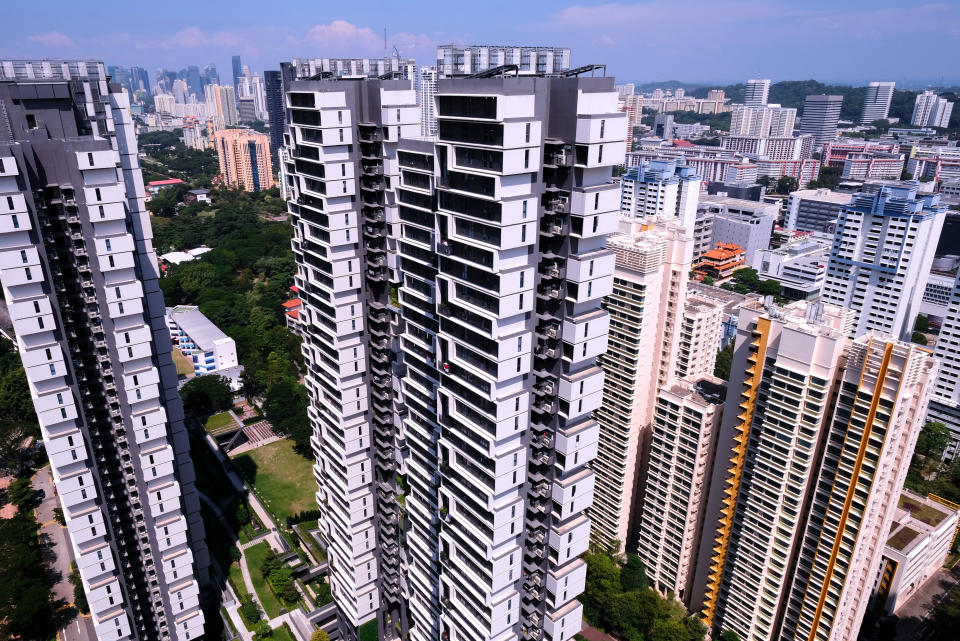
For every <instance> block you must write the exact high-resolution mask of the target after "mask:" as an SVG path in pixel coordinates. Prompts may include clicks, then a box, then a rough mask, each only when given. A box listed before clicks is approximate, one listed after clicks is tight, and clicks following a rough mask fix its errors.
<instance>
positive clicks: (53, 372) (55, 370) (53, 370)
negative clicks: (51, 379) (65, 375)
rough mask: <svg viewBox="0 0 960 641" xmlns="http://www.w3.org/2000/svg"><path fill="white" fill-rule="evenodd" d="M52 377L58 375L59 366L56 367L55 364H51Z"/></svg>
mask: <svg viewBox="0 0 960 641" xmlns="http://www.w3.org/2000/svg"><path fill="white" fill-rule="evenodd" d="M50 375H51V376H56V375H57V366H56V365H54V364H53V363H50Z"/></svg>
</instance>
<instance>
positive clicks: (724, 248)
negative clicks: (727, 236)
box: [694, 243, 747, 283]
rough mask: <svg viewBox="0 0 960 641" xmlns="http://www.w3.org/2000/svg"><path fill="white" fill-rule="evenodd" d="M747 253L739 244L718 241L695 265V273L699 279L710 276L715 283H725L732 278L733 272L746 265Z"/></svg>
mask: <svg viewBox="0 0 960 641" xmlns="http://www.w3.org/2000/svg"><path fill="white" fill-rule="evenodd" d="M746 254H747V252H745V251H744V250H743V248H742V247H740V246H739V245H733V244H727V243H717V244H716V247H714V248H713V249H711V250H710V251H708V252H705V253H704V254H703V255H702V256H701V257H700V259H699V260H698V261H697V263H696V264H695V265H694V274H695V276H696V277H697V279H698V280H703V279H704V278H708V277H709V278H712V279H713V281H714V282H715V283H723V282H725V281H728V280H730V278H731V277H732V276H733V272H735V271H737V270H738V269H741V268H742V267H744V266H746V263H747V261H746Z"/></svg>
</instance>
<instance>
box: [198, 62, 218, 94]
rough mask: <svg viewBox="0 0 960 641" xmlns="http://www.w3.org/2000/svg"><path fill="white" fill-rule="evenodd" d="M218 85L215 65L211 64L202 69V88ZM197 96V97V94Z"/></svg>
mask: <svg viewBox="0 0 960 641" xmlns="http://www.w3.org/2000/svg"><path fill="white" fill-rule="evenodd" d="M219 84H220V74H218V73H217V65H215V64H213V63H212V62H211V63H210V64H208V65H206V66H205V67H204V68H203V86H204V87H206V86H207V85H219ZM197 96H198V97H199V94H197Z"/></svg>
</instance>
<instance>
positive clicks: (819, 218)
mask: <svg viewBox="0 0 960 641" xmlns="http://www.w3.org/2000/svg"><path fill="white" fill-rule="evenodd" d="M851 200H852V197H851V195H850V194H843V193H839V192H835V191H830V190H829V189H822V188H821V189H799V190H797V191H794V192H791V193H790V196H788V197H787V216H786V227H787V229H792V230H797V231H812V232H823V231H829V232H830V233H833V228H834V226H835V225H836V222H837V218H839V217H840V211H841V210H842V209H843V208H844V207H845V206H846V205H849V204H850V201H851Z"/></svg>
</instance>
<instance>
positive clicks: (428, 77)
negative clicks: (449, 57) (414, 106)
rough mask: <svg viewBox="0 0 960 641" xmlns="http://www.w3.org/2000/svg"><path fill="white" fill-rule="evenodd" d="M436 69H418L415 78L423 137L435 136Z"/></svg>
mask: <svg viewBox="0 0 960 641" xmlns="http://www.w3.org/2000/svg"><path fill="white" fill-rule="evenodd" d="M436 95H437V68H436V67H420V72H419V74H418V76H417V103H418V104H419V105H420V133H421V135H424V136H436V135H437V108H436V104H434V103H435V97H436Z"/></svg>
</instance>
